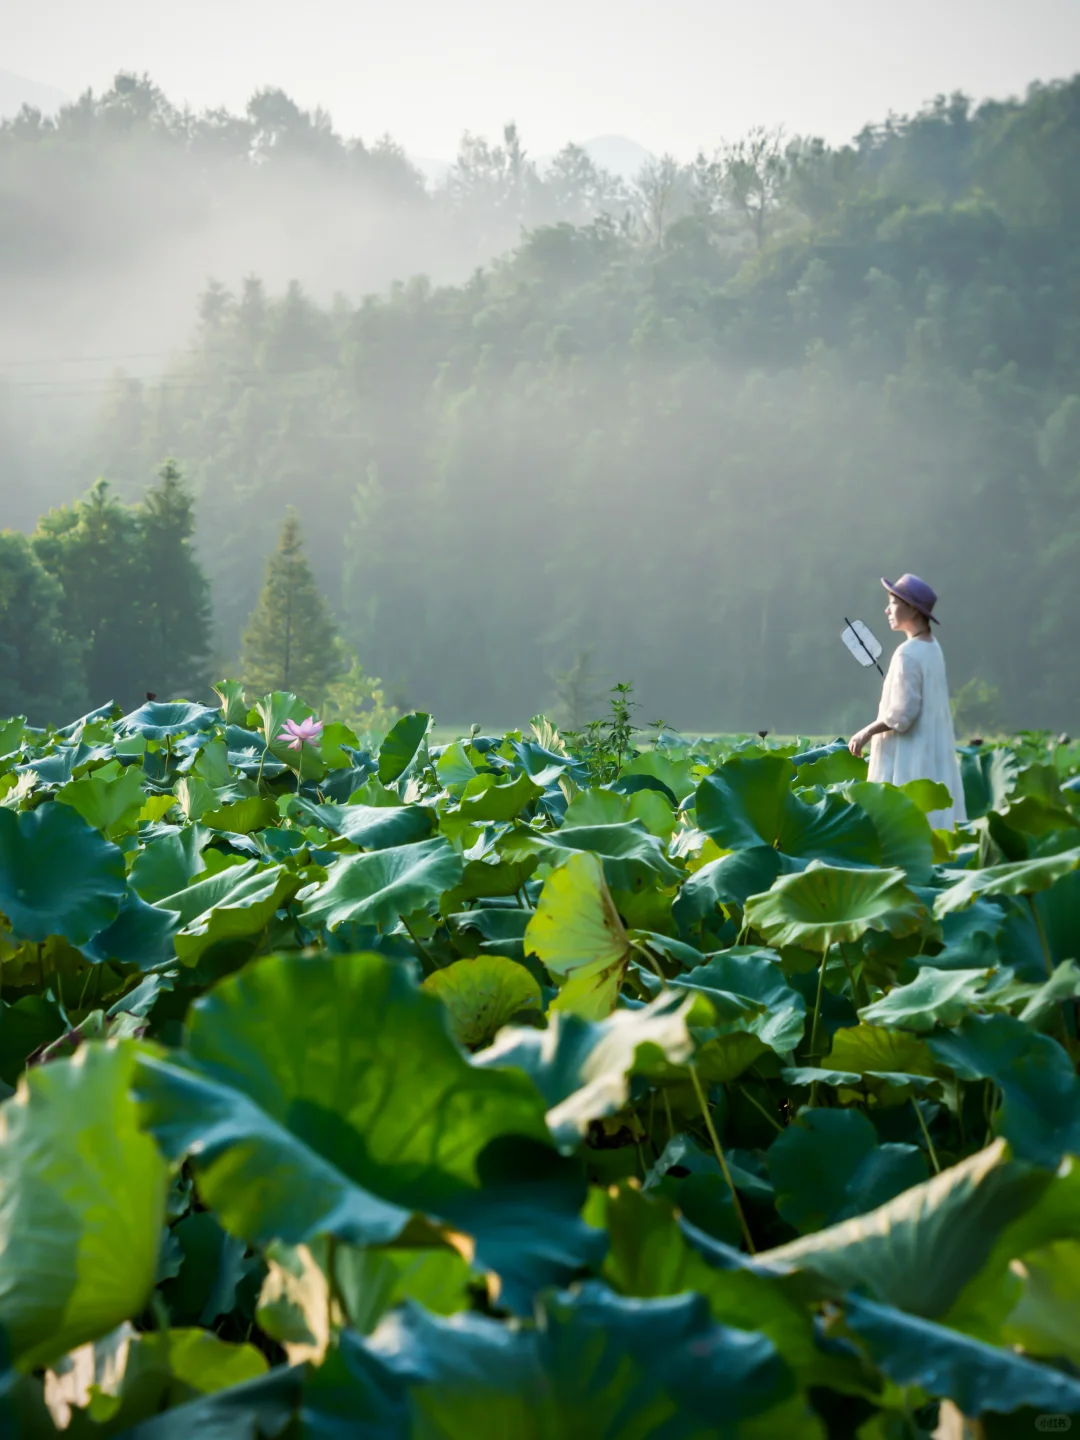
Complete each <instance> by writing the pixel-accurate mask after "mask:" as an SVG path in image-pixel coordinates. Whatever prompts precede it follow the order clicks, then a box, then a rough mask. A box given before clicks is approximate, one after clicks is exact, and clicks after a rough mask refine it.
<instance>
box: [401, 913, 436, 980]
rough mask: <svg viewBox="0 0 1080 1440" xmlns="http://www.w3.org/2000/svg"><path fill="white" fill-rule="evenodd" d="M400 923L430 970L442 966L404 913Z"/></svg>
mask: <svg viewBox="0 0 1080 1440" xmlns="http://www.w3.org/2000/svg"><path fill="white" fill-rule="evenodd" d="M401 923H402V925H404V926H405V929H406V931H407V932H408V935H409V939H410V940H411V941H412V943H413V944H414V945H415V946H416V948H417V950H419V951H420V954H421V955H423V957H424V959H425V960H426V961H427V962H428V964H429V965H430V966H431V968H432V970H441V969H442V968H443V967H442V966H441V965H440V964H439V962H438V961H437V960H436V959H435V956H434V955H432V953H431V951H430V950H429V949H428V948H427V946H426V945H425V944H424V942H423V941H422V940H421V939H420V937H419V936H418V935H417V933H416V931H415V930H414V929H413V928H412V926H411V925H410V924H409V922H408V921H407V920H406V919H405V916H404V915H402V917H401Z"/></svg>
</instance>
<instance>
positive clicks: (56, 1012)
mask: <svg viewBox="0 0 1080 1440" xmlns="http://www.w3.org/2000/svg"><path fill="white" fill-rule="evenodd" d="M66 1029H67V1023H66V1021H65V1020H64V1017H63V1014H62V1013H61V1010H60V1007H59V1006H58V1005H57V1004H56V1002H55V1001H54V1000H52V999H47V998H46V997H45V996H44V995H24V996H23V997H22V999H21V1000H16V1001H15V1003H14V1004H13V1005H12V1004H10V1003H9V1002H8V1001H7V1000H3V1001H0V1080H2V1081H3V1082H4V1084H5V1085H10V1086H14V1085H15V1083H16V1081H17V1080H18V1078H19V1076H20V1075H21V1074H22V1072H23V1070H24V1069H25V1067H26V1060H27V1057H28V1056H29V1055H32V1054H33V1053H34V1051H35V1050H37V1049H39V1048H40V1047H41V1046H43V1045H47V1044H49V1042H50V1041H52V1040H57V1039H59V1037H60V1036H61V1035H63V1033H64V1031H65V1030H66Z"/></svg>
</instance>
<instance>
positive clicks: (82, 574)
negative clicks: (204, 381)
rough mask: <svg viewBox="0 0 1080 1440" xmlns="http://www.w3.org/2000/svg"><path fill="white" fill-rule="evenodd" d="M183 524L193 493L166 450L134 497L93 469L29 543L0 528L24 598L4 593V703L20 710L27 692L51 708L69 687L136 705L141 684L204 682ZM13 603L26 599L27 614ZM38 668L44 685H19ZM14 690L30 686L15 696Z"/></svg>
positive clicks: (199, 596)
mask: <svg viewBox="0 0 1080 1440" xmlns="http://www.w3.org/2000/svg"><path fill="white" fill-rule="evenodd" d="M193 526H194V516H193V508H192V501H191V496H190V494H189V493H188V491H187V488H186V486H185V485H184V483H183V481H182V479H181V477H180V472H179V470H178V469H177V467H176V466H175V465H174V464H173V463H172V462H167V463H166V464H165V465H164V466H163V467H162V470H161V475H160V478H159V481H158V483H157V485H155V486H153V487H151V489H150V490H149V491H148V492H147V493H146V496H145V497H144V499H143V500H142V502H140V503H139V504H135V505H126V504H124V503H123V502H121V501H120V500H118V499H117V498H116V497H115V496H114V495H112V494H111V492H110V489H109V486H108V484H107V482H105V481H104V480H99V481H98V482H97V484H95V485H94V486H93V487H92V488H91V490H90V492H89V493H88V494H87V495H86V496H85V497H84V498H83V499H82V500H78V501H76V502H75V503H74V504H72V505H66V506H64V507H62V508H61V509H58V510H50V511H49V512H48V513H47V514H46V515H44V516H42V518H41V520H40V521H39V523H38V526H37V529H36V530H35V531H34V534H33V535H32V536H31V537H30V541H29V548H28V549H26V545H25V542H24V537H22V536H16V535H11V534H10V533H8V534H5V536H4V537H3V538H4V541H5V544H6V546H7V549H6V551H5V554H6V556H7V560H6V563H5V569H6V570H7V571H8V572H9V573H11V574H12V575H13V576H14V575H15V574H16V572H17V571H18V572H19V573H21V576H22V578H21V580H16V579H13V580H12V593H13V594H15V595H18V594H20V593H24V594H25V597H26V598H25V601H24V602H20V601H18V600H15V601H13V602H11V603H10V604H9V603H8V602H7V601H6V600H5V604H4V617H5V618H4V622H3V623H4V625H5V628H6V630H7V635H6V637H5V638H6V640H7V643H8V645H9V646H10V648H11V655H12V657H13V658H12V660H11V662H10V663H11V667H12V668H11V670H10V676H11V678H10V679H8V678H7V677H6V676H5V680H4V687H5V688H4V695H3V705H4V706H5V707H6V708H7V709H8V710H13V711H18V710H19V709H20V706H21V705H22V704H23V703H25V704H27V705H31V707H32V708H33V710H34V711H35V713H36V714H38V715H39V716H40V715H46V718H49V717H51V718H55V716H56V715H57V714H58V713H62V712H63V711H64V710H69V709H70V708H71V707H72V705H73V704H76V705H77V704H78V703H80V700H79V699H73V698H72V697H73V695H75V696H79V695H80V694H81V696H82V698H84V699H85V700H86V701H87V702H88V703H90V704H91V705H100V704H103V703H104V702H106V701H108V700H117V701H118V702H120V704H122V705H134V704H135V703H137V702H138V701H139V700H140V699H141V698H142V696H143V694H144V693H145V692H146V691H151V692H154V693H156V694H159V695H160V696H161V697H162V698H166V697H168V696H174V695H182V694H188V695H198V694H200V693H202V692H204V691H205V689H206V687H207V684H208V680H209V673H208V672H209V668H210V599H209V588H208V586H207V582H206V577H205V575H204V574H203V572H202V569H201V567H200V565H199V563H198V561H197V559H196V558H195V555H194V553H193V550H192V546H191V536H192V531H193ZM23 549H26V556H25V557H24V558H22V559H20V558H19V557H20V556H21V555H22V551H23ZM20 585H21V586H22V590H21V591H20V589H19V587H20ZM20 603H25V604H26V605H27V606H28V610H27V615H28V618H27V620H26V622H25V624H24V623H22V622H21V621H20V620H19V605H20ZM46 635H47V636H48V637H49V638H46ZM50 646H51V647H52V648H50ZM39 672H41V673H44V674H48V675H51V679H50V681H49V683H48V684H47V685H44V684H43V683H42V682H41V681H36V682H33V683H32V684H30V688H29V689H27V688H26V687H27V684H28V683H30V682H28V681H27V680H23V679H20V678H18V677H21V676H28V675H31V674H37V673H39ZM71 676H74V679H72V678H71ZM9 685H10V687H11V688H10V692H9V690H8V688H7V687H8V686H9ZM35 685H36V689H35V688H34V686H35ZM72 686H74V690H73V689H72V688H71V687H72ZM20 692H24V693H25V694H26V695H27V696H28V697H30V698H27V699H26V700H25V701H20V699H19V698H18V697H19V694H20Z"/></svg>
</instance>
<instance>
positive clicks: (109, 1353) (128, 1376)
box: [49, 1325, 269, 1435]
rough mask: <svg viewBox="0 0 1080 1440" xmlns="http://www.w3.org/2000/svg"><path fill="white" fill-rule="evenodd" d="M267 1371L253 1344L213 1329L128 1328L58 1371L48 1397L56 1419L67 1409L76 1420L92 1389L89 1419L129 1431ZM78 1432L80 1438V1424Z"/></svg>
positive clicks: (81, 1352) (110, 1430) (62, 1364)
mask: <svg viewBox="0 0 1080 1440" xmlns="http://www.w3.org/2000/svg"><path fill="white" fill-rule="evenodd" d="M268 1368H269V1367H268V1365H267V1361H266V1357H265V1356H264V1355H263V1354H262V1353H261V1352H260V1351H258V1350H256V1348H255V1346H254V1345H233V1344H229V1343H228V1342H226V1341H224V1340H219V1339H218V1337H217V1336H216V1335H214V1334H213V1333H212V1332H210V1331H208V1330H195V1329H170V1330H162V1331H158V1332H157V1333H155V1334H140V1333H139V1332H138V1331H137V1330H135V1329H134V1327H132V1326H131V1325H123V1326H121V1327H120V1328H119V1329H118V1330H114V1331H113V1332H112V1334H111V1335H107V1336H105V1337H104V1339H102V1340H99V1341H98V1342H97V1343H96V1344H88V1345H82V1346H80V1347H79V1348H78V1349H77V1350H75V1351H73V1352H72V1353H71V1354H70V1355H67V1356H65V1357H64V1359H63V1360H62V1361H60V1362H59V1363H58V1364H57V1365H56V1366H55V1367H54V1369H53V1371H52V1372H51V1374H50V1376H49V1382H50V1384H49V1400H50V1406H51V1408H52V1410H53V1413H54V1415H55V1414H56V1413H57V1411H58V1409H59V1408H60V1407H61V1406H63V1407H66V1408H67V1411H68V1415H69V1417H70V1416H72V1412H76V1413H77V1412H78V1410H79V1409H80V1408H81V1407H82V1406H84V1405H86V1399H87V1392H88V1391H89V1404H88V1405H86V1409H85V1411H84V1415H85V1416H87V1417H88V1418H89V1419H90V1420H91V1421H97V1422H104V1424H105V1425H107V1427H108V1429H107V1431H106V1433H108V1434H114V1435H115V1434H119V1433H121V1431H123V1432H124V1433H129V1427H130V1426H134V1425H138V1424H139V1422H140V1421H143V1420H146V1419H149V1418H150V1417H151V1416H154V1415H156V1414H157V1413H158V1412H159V1411H161V1410H166V1409H168V1408H170V1407H172V1406H175V1405H182V1404H184V1403H185V1401H188V1400H191V1399H193V1398H195V1397H197V1396H202V1395H213V1394H215V1393H217V1392H219V1391H222V1390H227V1389H229V1388H230V1387H231V1386H234V1385H242V1384H244V1383H245V1382H246V1381H249V1380H254V1379H256V1378H258V1377H259V1376H262V1375H265V1374H266V1372H267V1369H268ZM79 1418H83V1417H81V1416H80V1417H79ZM96 1428H97V1427H96V1426H95V1429H96ZM75 1429H76V1431H77V1432H79V1433H81V1427H80V1426H79V1424H78V1420H76V1421H75Z"/></svg>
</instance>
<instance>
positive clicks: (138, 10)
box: [0, 0, 1080, 158]
mask: <svg viewBox="0 0 1080 1440" xmlns="http://www.w3.org/2000/svg"><path fill="white" fill-rule="evenodd" d="M0 68H3V69H5V70H8V71H11V72H13V73H15V74H17V75H20V76H24V77H25V78H26V79H28V80H33V81H35V82H37V83H39V84H42V85H50V86H53V87H55V88H57V89H59V90H62V91H64V92H65V93H67V94H68V95H69V96H75V95H77V94H79V93H80V92H81V91H82V90H84V89H85V88H86V87H87V86H93V87H94V88H95V89H98V90H100V89H101V88H103V87H106V86H107V85H108V84H109V82H110V80H111V78H112V76H113V75H114V73H115V72H116V71H118V70H121V69H126V70H133V71H138V72H142V71H146V72H149V74H150V75H151V76H152V77H153V78H154V80H155V81H156V82H157V83H158V84H159V85H161V86H162V88H163V89H164V90H165V91H166V93H168V94H169V96H170V97H171V98H172V99H173V100H174V101H176V102H177V103H181V102H183V101H187V102H188V103H190V104H191V105H192V106H194V107H196V108H202V107H204V106H210V105H227V106H229V107H230V108H231V109H234V110H235V109H238V108H242V106H243V104H244V103H245V102H246V100H247V99H248V97H249V96H250V94H251V93H252V92H253V91H254V90H255V89H257V88H258V87H260V86H266V85H276V86H280V87H282V88H283V89H285V90H287V91H288V92H289V93H290V94H291V95H292V96H293V98H294V99H296V100H297V101H298V102H299V103H300V104H302V105H304V106H307V107H312V106H315V105H322V106H324V107H325V108H326V109H328V110H329V111H330V112H331V114H332V115H333V117H334V121H335V123H336V125H337V126H338V128H339V129H341V130H344V131H346V132H348V133H351V134H360V135H363V136H364V137H365V138H371V137H373V136H375V135H377V134H381V133H383V132H386V131H389V132H390V133H391V134H392V135H393V136H394V138H395V139H397V140H398V141H399V142H400V143H401V144H402V145H404V146H405V147H406V149H408V150H410V151H411V152H413V153H414V154H418V155H422V156H434V157H446V158H452V156H453V153H454V151H455V149H456V145H457V141H458V138H459V136H460V134H461V132H462V131H464V130H471V131H473V132H476V133H480V134H494V133H496V132H497V130H498V128H499V127H500V126H501V125H502V124H503V123H504V122H505V121H507V120H510V119H513V120H516V121H517V122H518V125H519V127H520V129H521V131H522V133H523V135H524V138H525V142H526V144H527V146H528V147H529V148H530V149H531V150H532V151H533V152H534V153H542V152H547V151H551V150H554V149H557V148H558V147H559V146H561V145H562V144H564V143H565V142H566V141H567V140H571V139H577V140H581V139H587V138H589V137H590V136H595V135H602V134H611V133H619V134H624V135H628V136H631V137H632V138H634V139H635V140H637V141H639V142H640V143H641V144H643V145H645V146H646V147H647V148H649V149H650V150H653V151H654V152H657V153H659V152H660V151H663V150H670V151H671V152H673V153H674V154H676V155H677V156H679V157H681V158H689V157H690V156H691V155H693V154H694V153H695V152H696V150H697V149H698V148H699V147H702V146H704V147H706V148H709V147H711V146H713V145H715V144H716V143H717V142H718V141H719V140H720V139H721V138H722V137H729V136H732V135H735V134H738V133H741V132H742V131H745V130H746V129H747V128H748V127H749V126H751V125H753V124H757V123H762V124H767V125H775V124H780V123H782V124H784V125H785V126H786V127H787V129H788V130H789V131H790V132H792V133H801V134H818V135H822V136H824V137H825V138H826V139H828V140H830V141H831V142H833V143H836V142H838V141H842V140H845V139H848V138H850V137H851V135H853V134H854V133H855V132H856V131H858V130H859V129H860V128H861V127H862V126H863V125H864V124H866V123H867V122H868V121H871V120H875V119H878V118H881V117H883V116H884V115H886V114H887V113H888V112H890V111H896V112H900V113H903V112H908V111H911V110H913V109H915V108H917V107H918V106H919V105H920V104H921V103H922V102H923V101H925V100H927V99H930V98H932V97H933V96H934V95H935V94H938V93H942V92H951V91H953V90H956V89H963V90H965V91H967V92H968V93H970V94H972V95H973V96H974V97H975V98H977V99H981V98H984V97H986V96H991V95H993V96H1007V95H1009V94H1016V93H1022V92H1023V91H1024V89H1025V88H1026V86H1027V85H1028V83H1029V82H1030V81H1031V80H1033V79H1036V78H1038V79H1044V80H1048V79H1053V78H1056V77H1061V76H1065V75H1067V74H1070V73H1072V72H1073V71H1075V70H1076V69H1078V68H1080V6H1078V5H1077V0H1027V3H1025V4H1023V5H1021V4H1017V3H1015V0H906V3H904V4H895V3H888V4H884V3H881V0H824V3H821V4H818V5H809V4H806V3H805V0H773V3H772V4H769V5H767V6H763V5H752V4H747V3H745V0H744V3H739V4H735V3H732V0H665V3H659V0H585V3H581V0H548V3H546V4H545V5H543V6H538V7H536V8H535V9H528V8H526V7H524V6H520V5H506V4H505V3H503V0H468V3H466V4H464V5H448V4H446V3H445V0H399V3H397V4H395V5H386V4H379V5H374V4H372V3H370V0H360V3H354V0H311V3H309V4H307V5H304V6H302V7H301V6H297V5H295V4H285V3H283V0H267V3H255V0H187V3H186V4H184V5H179V6H166V5H164V4H161V3H153V0H151V3H148V0H98V3H96V4H94V5H87V4H86V3H85V0H8V3H6V4H5V5H3V6H2V7H0Z"/></svg>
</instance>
